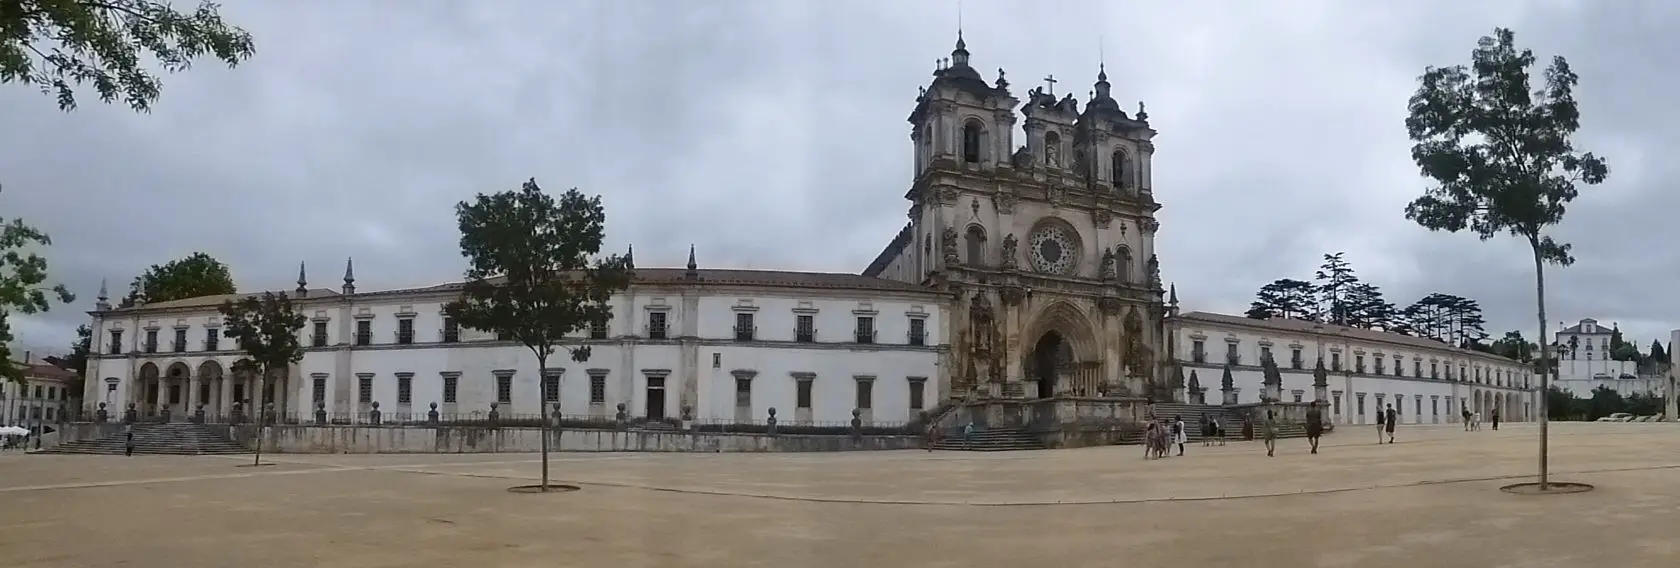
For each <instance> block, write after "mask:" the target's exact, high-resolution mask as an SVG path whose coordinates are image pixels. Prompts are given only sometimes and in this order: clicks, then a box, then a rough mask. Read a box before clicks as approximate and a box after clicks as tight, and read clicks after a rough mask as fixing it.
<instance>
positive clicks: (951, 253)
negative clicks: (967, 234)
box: [939, 226, 962, 266]
mask: <svg viewBox="0 0 1680 568" xmlns="http://www.w3.org/2000/svg"><path fill="white" fill-rule="evenodd" d="M939 254H940V256H942V257H944V258H945V265H946V266H956V265H957V263H960V262H962V257H960V256H958V255H957V230H956V229H955V228H952V227H950V226H947V227H945V228H944V229H940V231H939Z"/></svg>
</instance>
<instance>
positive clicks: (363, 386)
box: [356, 375, 373, 404]
mask: <svg viewBox="0 0 1680 568" xmlns="http://www.w3.org/2000/svg"><path fill="white" fill-rule="evenodd" d="M356 402H360V403H362V404H367V403H370V402H373V375H357V376H356Z"/></svg>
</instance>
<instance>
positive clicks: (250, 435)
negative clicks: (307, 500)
mask: <svg viewBox="0 0 1680 568" xmlns="http://www.w3.org/2000/svg"><path fill="white" fill-rule="evenodd" d="M205 427H206V428H211V429H214V430H218V431H220V432H224V433H227V434H229V435H230V436H231V437H232V438H234V439H235V440H236V441H238V442H239V443H241V444H243V445H244V446H246V447H254V446H255V444H256V439H255V437H254V431H255V428H254V427H251V426H239V427H232V428H230V427H228V426H217V425H206V426H205ZM120 429H121V426H120V425H116V424H67V425H65V429H64V430H63V438H62V440H63V441H71V440H81V439H89V438H97V437H101V436H102V435H110V434H111V433H113V432H120V431H121V430H120ZM540 435H541V434H540V431H539V430H538V429H536V428H488V427H483V426H440V427H435V428H427V427H396V426H330V425H329V426H321V425H285V426H270V427H268V428H266V429H264V431H263V439H262V448H263V451H264V452H274V453H297V454H402V453H416V454H433V453H437V454H456V453H496V452H536V451H540V450H541V444H542V439H541V438H540V437H539V436H540ZM548 435H549V450H551V451H557V452H838V451H856V450H906V449H921V448H922V447H923V445H922V438H921V437H920V436H883V435H866V436H848V435H806V434H776V435H769V434H736V433H727V434H725V433H711V432H705V433H701V432H695V433H689V432H681V431H668V432H661V431H630V430H586V429H558V430H549V431H548Z"/></svg>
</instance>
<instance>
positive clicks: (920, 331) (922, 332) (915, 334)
mask: <svg viewBox="0 0 1680 568" xmlns="http://www.w3.org/2000/svg"><path fill="white" fill-rule="evenodd" d="M910 344H911V345H927V320H925V319H922V318H910ZM918 408H919V407H918Z"/></svg>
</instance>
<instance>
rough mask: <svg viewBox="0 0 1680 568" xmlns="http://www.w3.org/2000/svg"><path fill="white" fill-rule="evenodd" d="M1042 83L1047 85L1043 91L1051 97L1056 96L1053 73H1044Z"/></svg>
mask: <svg viewBox="0 0 1680 568" xmlns="http://www.w3.org/2000/svg"><path fill="white" fill-rule="evenodd" d="M1044 84H1045V85H1046V86H1047V87H1049V88H1048V89H1047V90H1045V92H1046V93H1048V94H1049V95H1050V96H1052V97H1054V96H1056V76H1055V75H1045V76H1044Z"/></svg>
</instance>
